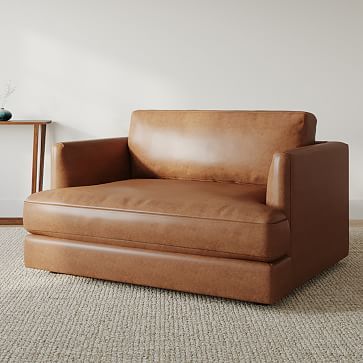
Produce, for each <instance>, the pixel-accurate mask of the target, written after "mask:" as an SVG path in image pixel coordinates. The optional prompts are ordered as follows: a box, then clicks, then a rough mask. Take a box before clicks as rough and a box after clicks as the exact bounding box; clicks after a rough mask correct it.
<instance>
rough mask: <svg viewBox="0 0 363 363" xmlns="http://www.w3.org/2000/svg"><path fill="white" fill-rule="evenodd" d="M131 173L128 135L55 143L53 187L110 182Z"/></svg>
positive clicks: (53, 151)
mask: <svg viewBox="0 0 363 363" xmlns="http://www.w3.org/2000/svg"><path fill="white" fill-rule="evenodd" d="M129 176H130V164H129V151H128V147H127V137H120V138H115V139H100V140H86V141H72V142H62V143H58V144H55V145H54V146H53V149H52V188H66V187H75V186H81V185H93V184H101V183H109V182H112V181H116V180H122V179H127V178H128V177H129Z"/></svg>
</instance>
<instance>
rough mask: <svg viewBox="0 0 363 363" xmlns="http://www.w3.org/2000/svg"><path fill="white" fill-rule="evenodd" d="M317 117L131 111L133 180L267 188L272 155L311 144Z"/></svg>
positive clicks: (277, 113) (285, 113) (283, 113)
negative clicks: (262, 186)
mask: <svg viewBox="0 0 363 363" xmlns="http://www.w3.org/2000/svg"><path fill="white" fill-rule="evenodd" d="M315 129H316V118H315V116H314V115H312V114H310V113H307V112H295V111H294V112H290V111H135V112H133V114H132V117H131V126H130V133H129V149H130V155H131V163H132V164H131V165H132V176H133V178H166V179H187V180H210V181H222V182H235V183H255V184H266V183H267V175H268V170H269V167H270V163H271V160H272V155H273V154H274V153H275V152H281V151H285V150H289V149H293V148H296V147H300V146H305V145H310V144H313V143H314V141H315Z"/></svg>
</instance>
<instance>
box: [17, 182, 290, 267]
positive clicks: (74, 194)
mask: <svg viewBox="0 0 363 363" xmlns="http://www.w3.org/2000/svg"><path fill="white" fill-rule="evenodd" d="M265 198H266V189H265V187H264V186H260V185H253V184H233V183H216V182H198V181H181V180H163V179H158V180H156V179H134V180H125V181H120V182H114V183H108V184H102V185H95V186H87V187H77V188H65V189H55V190H49V191H44V192H41V193H37V194H33V195H31V196H30V197H29V198H28V200H27V201H26V203H25V207H24V226H25V228H26V229H27V230H28V231H30V232H32V233H34V234H41V235H47V236H54V237H59V238H66V239H74V240H79V241H91V242H98V243H105V244H112V245H118V246H126V247H139V248H146V249H154V250H163V251H172V252H182V253H192V254H199V255H209V256H221V257H231V258H246V259H251V260H259V261H273V260H276V259H277V258H279V257H281V256H283V255H285V254H286V253H287V251H288V246H289V226H288V221H287V220H286V217H285V215H284V214H283V213H282V212H280V211H277V210H274V209H272V208H270V207H268V206H266V204H265Z"/></svg>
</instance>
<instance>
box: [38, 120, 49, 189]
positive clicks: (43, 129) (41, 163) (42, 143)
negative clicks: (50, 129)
mask: <svg viewBox="0 0 363 363" xmlns="http://www.w3.org/2000/svg"><path fill="white" fill-rule="evenodd" d="M46 130H47V125H41V128H40V160H39V185H38V192H41V191H42V190H43V175H44V151H45V133H46Z"/></svg>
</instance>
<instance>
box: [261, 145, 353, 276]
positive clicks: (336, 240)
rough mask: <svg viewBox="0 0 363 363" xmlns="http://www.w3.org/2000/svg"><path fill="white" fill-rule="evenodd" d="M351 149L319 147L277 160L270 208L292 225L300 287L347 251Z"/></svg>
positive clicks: (268, 199)
mask: <svg viewBox="0 0 363 363" xmlns="http://www.w3.org/2000/svg"><path fill="white" fill-rule="evenodd" d="M348 164H349V161H348V145H346V144H344V143H340V142H319V143H316V144H314V145H310V146H305V147H301V148H297V149H294V150H290V151H287V152H283V153H276V154H274V156H273V159H272V163H271V167H270V171H269V176H268V181H267V193H266V204H267V205H269V206H271V207H273V208H276V209H279V210H281V211H283V212H284V213H285V214H286V216H287V218H288V219H289V223H290V238H291V247H290V256H292V257H293V258H295V260H296V261H295V276H296V279H297V280H299V281H300V282H302V281H304V280H306V279H308V278H310V277H311V276H313V274H314V273H318V272H320V271H321V270H322V269H323V268H326V267H328V266H330V265H331V264H333V263H335V262H337V261H339V260H340V259H341V258H343V257H345V256H346V255H347V254H348V247H349V175H348V174H349V173H348V169H349V166H348Z"/></svg>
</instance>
